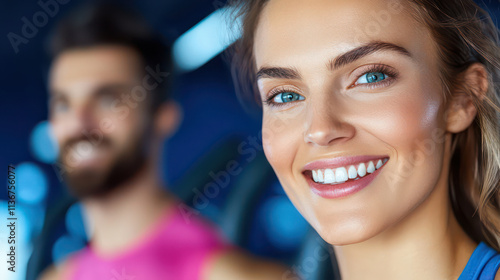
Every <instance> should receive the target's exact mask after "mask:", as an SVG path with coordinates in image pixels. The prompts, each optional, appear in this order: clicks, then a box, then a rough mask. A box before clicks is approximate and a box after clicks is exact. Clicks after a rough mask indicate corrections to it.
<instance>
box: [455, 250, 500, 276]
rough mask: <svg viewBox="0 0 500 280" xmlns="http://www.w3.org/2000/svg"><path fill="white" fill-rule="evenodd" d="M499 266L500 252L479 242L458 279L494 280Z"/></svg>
mask: <svg viewBox="0 0 500 280" xmlns="http://www.w3.org/2000/svg"><path fill="white" fill-rule="evenodd" d="M499 267H500V254H499V253H498V252H497V251H495V250H494V249H493V248H491V247H489V246H488V245H486V243H484V242H481V243H479V245H477V247H476V249H475V250H474V252H473V253H472V255H471V257H470V259H469V261H468V262H467V265H466V266H465V268H464V270H463V271H462V274H461V275H460V277H459V278H458V280H494V279H495V275H496V274H497V271H498V268H499Z"/></svg>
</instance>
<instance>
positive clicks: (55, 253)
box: [52, 235, 85, 263]
mask: <svg viewBox="0 0 500 280" xmlns="http://www.w3.org/2000/svg"><path fill="white" fill-rule="evenodd" d="M84 247H85V242H84V241H83V240H82V239H81V238H78V237H76V236H69V235H63V236H61V237H59V239H57V240H56V243H54V247H52V259H53V260H54V262H55V263H61V261H63V260H64V259H65V258H66V257H67V256H68V255H69V254H71V253H74V252H76V251H78V250H80V249H83V248H84Z"/></svg>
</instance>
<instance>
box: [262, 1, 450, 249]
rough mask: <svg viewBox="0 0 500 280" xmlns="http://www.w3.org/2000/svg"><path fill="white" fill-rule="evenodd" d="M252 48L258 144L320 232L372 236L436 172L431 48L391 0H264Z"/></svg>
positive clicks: (425, 189) (434, 180) (437, 90)
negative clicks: (257, 96) (259, 108)
mask: <svg viewBox="0 0 500 280" xmlns="http://www.w3.org/2000/svg"><path fill="white" fill-rule="evenodd" d="M254 55H255V60H256V66H257V71H258V73H257V76H258V85H259V91H260V94H261V98H262V100H263V101H264V105H263V107H264V112H263V144H264V149H265V153H266V156H267V158H268V160H269V162H270V163H271V165H272V167H273V168H274V170H275V172H276V174H277V176H278V178H279V180H280V182H281V184H282V185H283V187H284V189H285V191H286V193H287V194H288V196H289V197H290V199H291V200H292V202H293V203H294V205H295V206H296V207H297V208H298V210H299V211H300V212H301V213H302V215H303V216H304V217H305V218H306V219H307V220H308V221H309V223H311V225H312V226H313V227H314V228H315V229H316V230H317V231H318V232H319V234H320V235H321V236H322V237H323V238H324V239H325V240H326V241H328V242H329V243H331V244H336V245H341V244H350V243H355V242H360V241H363V240H366V239H368V238H370V237H373V236H375V235H377V234H378V233H380V232H382V231H384V230H386V229H388V228H390V227H391V226H393V225H395V224H396V223H397V222H399V221H401V220H402V219H403V218H405V217H408V216H409V215H410V214H411V213H412V212H413V211H415V209H417V208H418V207H419V206H420V205H423V203H424V202H425V201H426V200H428V199H429V197H431V194H432V193H433V192H435V191H436V189H437V187H436V186H437V185H439V184H438V182H442V180H443V178H445V176H444V175H443V174H445V173H446V168H444V167H445V166H446V165H445V164H444V163H445V162H446V159H445V150H444V146H445V145H444V143H443V138H444V137H443V134H444V129H445V121H444V103H443V102H444V100H443V88H442V85H441V81H440V79H439V67H438V56H437V51H436V47H435V45H434V43H433V39H432V37H431V35H430V33H429V32H428V31H427V29H426V28H425V27H424V26H423V25H421V24H419V23H418V22H417V21H416V20H415V19H414V18H412V17H411V16H410V15H409V13H408V12H407V10H406V8H403V6H402V4H398V3H397V2H393V1H384V0H377V1H374V0H360V1H350V0H336V1H333V0H314V1H301V0H270V1H269V2H268V3H267V4H266V6H265V7H264V9H263V11H262V13H261V14H260V18H259V23H258V26H257V29H256V33H255V43H254ZM372 164H373V165H372ZM440 180H441V181H440ZM441 184H442V183H441ZM442 203H445V202H444V201H443V202H442Z"/></svg>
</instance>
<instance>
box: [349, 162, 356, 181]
mask: <svg viewBox="0 0 500 280" xmlns="http://www.w3.org/2000/svg"><path fill="white" fill-rule="evenodd" d="M348 173H349V179H354V178H356V177H358V172H357V171H356V167H354V165H351V166H349V170H348Z"/></svg>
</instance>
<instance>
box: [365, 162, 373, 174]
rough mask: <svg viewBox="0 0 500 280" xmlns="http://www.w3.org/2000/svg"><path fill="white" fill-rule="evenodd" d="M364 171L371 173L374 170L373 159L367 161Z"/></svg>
mask: <svg viewBox="0 0 500 280" xmlns="http://www.w3.org/2000/svg"><path fill="white" fill-rule="evenodd" d="M366 172H368V173H373V172H375V165H373V161H370V162H369V163H368V167H367V168H366Z"/></svg>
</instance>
